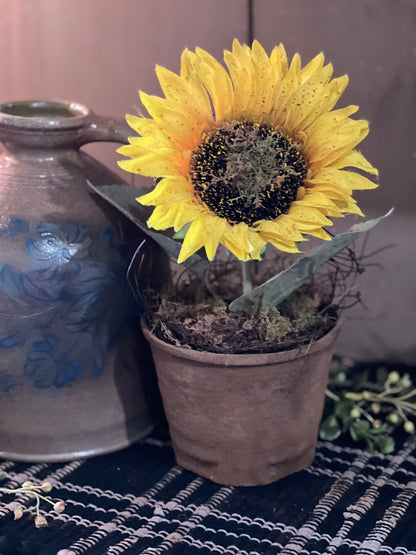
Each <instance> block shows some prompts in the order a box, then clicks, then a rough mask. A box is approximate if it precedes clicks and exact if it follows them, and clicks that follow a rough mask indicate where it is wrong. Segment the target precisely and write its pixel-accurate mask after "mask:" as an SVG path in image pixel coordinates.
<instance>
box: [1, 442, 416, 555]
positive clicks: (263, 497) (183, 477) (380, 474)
mask: <svg viewBox="0 0 416 555" xmlns="http://www.w3.org/2000/svg"><path fill="white" fill-rule="evenodd" d="M415 471H416V439H415V438H413V437H411V438H409V439H408V440H407V441H406V442H405V443H404V444H403V445H402V446H401V447H400V449H399V450H398V451H396V453H395V454H393V455H387V456H386V455H381V454H370V453H367V452H364V451H361V450H359V449H356V448H352V447H351V446H345V445H341V444H338V445H337V444H333V443H328V442H320V443H319V445H318V450H317V454H316V457H315V461H314V463H313V464H312V465H311V466H310V467H309V468H308V469H307V470H304V471H302V472H299V473H297V474H295V475H292V476H289V477H287V478H285V479H283V480H280V481H279V482H276V483H274V484H271V485H269V486H261V487H256V488H238V487H222V486H219V485H217V484H214V483H212V482H210V481H209V480H205V479H202V478H200V477H197V476H196V475H195V474H192V473H191V472H187V471H185V470H183V469H182V468H180V467H179V466H177V465H176V464H175V461H174V457H173V452H172V449H171V446H170V444H169V441H168V438H167V435H166V434H163V433H162V434H161V433H160V432H159V433H158V434H154V435H153V436H151V437H149V438H147V439H146V440H144V441H141V442H140V443H138V444H136V445H134V446H132V447H130V448H128V449H125V450H123V451H121V452H119V453H113V454H111V455H106V456H102V457H98V458H96V459H89V460H84V461H76V462H70V463H66V464H33V465H29V464H23V463H13V462H9V461H4V462H2V463H0V473H1V474H4V475H5V476H6V480H3V482H2V484H1V485H2V486H5V487H16V486H18V485H20V484H21V483H22V482H24V481H25V480H33V481H38V480H39V481H44V480H49V481H50V482H51V483H52V484H53V485H54V489H53V491H52V495H53V496H54V497H56V498H60V499H63V500H64V501H65V503H66V506H67V508H66V510H65V512H63V513H61V514H57V513H53V511H51V512H47V511H45V512H44V511H42V514H43V515H44V516H45V517H46V518H47V519H48V522H49V527H48V528H42V529H36V528H35V527H34V525H33V518H31V517H30V516H29V515H27V513H25V514H24V516H23V517H22V518H21V519H20V520H16V521H14V520H13V512H12V509H11V503H12V501H14V500H15V498H14V497H13V496H11V495H4V494H3V495H2V497H1V498H0V553H1V555H7V554H22V555H35V554H38V555H52V554H53V555H55V554H56V553H59V555H80V554H82V553H88V554H99V555H104V554H109V555H118V554H126V555H133V554H140V553H143V554H148V555H159V554H170V555H179V554H181V555H182V554H183V555H190V554H192V555H210V554H218V555H227V554H233V555H237V554H238V555H239V554H241V555H249V554H250V555H257V554H266V555H273V554H277V553H280V554H283V555H305V554H310V555H315V554H316V555H318V554H333V553H337V554H339V555H350V554H352V553H354V554H355V553H356V554H360V555H373V554H376V553H377V554H380V555H390V554H392V553H394V554H400V555H416V526H415V524H414V523H415V519H416V477H415ZM19 501H20V503H21V504H22V505H26V506H28V505H30V504H32V503H33V501H31V500H30V499H29V498H28V497H27V496H22V497H21V498H20V499H19ZM42 507H43V508H44V509H47V508H48V506H45V504H42Z"/></svg>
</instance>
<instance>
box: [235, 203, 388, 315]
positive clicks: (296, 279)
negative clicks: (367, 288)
mask: <svg viewBox="0 0 416 555" xmlns="http://www.w3.org/2000/svg"><path fill="white" fill-rule="evenodd" d="M391 213H392V210H390V211H389V212H388V213H387V214H385V216H381V217H379V218H375V219H373V220H368V221H367V222H363V223H362V224H355V225H353V226H352V227H351V228H350V230H349V231H347V232H346V233H340V234H339V235H336V236H335V237H334V238H333V239H332V240H331V241H325V242H324V243H323V244H322V245H321V247H319V248H317V249H312V250H311V251H310V252H308V253H306V254H304V255H303V256H301V257H300V258H298V259H297V260H296V262H295V263H294V264H292V265H291V266H290V267H289V268H287V269H286V270H284V271H283V272H281V273H280V274H277V275H276V276H274V277H272V278H271V279H269V280H268V281H266V283H263V284H262V285H260V286H259V287H256V288H254V289H252V290H251V291H250V292H248V293H245V294H244V295H242V296H241V297H238V298H237V299H235V300H234V301H233V302H232V303H231V304H230V306H229V308H230V310H232V311H235V312H239V311H245V312H249V313H250V312H252V311H253V310H254V307H255V306H258V305H259V304H261V305H262V306H265V305H267V306H270V307H277V306H279V304H280V303H281V302H283V301H284V300H285V299H286V298H287V297H288V296H289V295H290V294H291V293H293V291H296V289H298V288H299V287H300V286H301V285H302V284H303V283H305V281H307V280H308V279H309V278H310V277H311V276H313V275H314V274H315V273H316V272H317V271H318V270H319V269H320V268H321V267H322V266H323V265H324V264H325V263H326V262H328V260H330V259H331V258H333V257H334V256H335V255H337V254H338V253H339V252H340V251H342V250H343V249H345V248H346V247H348V245H350V244H351V243H352V242H353V241H355V240H356V239H357V237H358V236H359V235H361V234H362V233H365V232H366V231H369V230H370V229H372V228H373V227H374V226H375V225H377V224H378V223H379V222H380V221H381V220H382V219H383V218H385V217H387V216H389V215H390V214H391Z"/></svg>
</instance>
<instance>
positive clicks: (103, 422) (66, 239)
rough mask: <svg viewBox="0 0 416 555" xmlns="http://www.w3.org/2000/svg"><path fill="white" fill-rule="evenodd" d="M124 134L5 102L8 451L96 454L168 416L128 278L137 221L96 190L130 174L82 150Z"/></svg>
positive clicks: (3, 389) (1, 397)
mask: <svg viewBox="0 0 416 555" xmlns="http://www.w3.org/2000/svg"><path fill="white" fill-rule="evenodd" d="M126 139H127V130H126V129H125V128H124V127H123V126H122V125H120V122H118V121H115V120H112V119H110V118H102V117H99V116H96V115H94V114H92V113H91V112H90V111H89V110H88V109H87V108H85V107H84V106H81V105H79V104H76V103H71V102H61V103H58V102H10V103H7V104H2V105H0V142H1V143H3V148H2V146H1V145H0V201H1V214H0V457H4V458H8V459H14V460H22V461H30V462H31V461H63V460H69V459H74V458H78V457H84V456H91V455H98V454H101V453H105V452H109V451H114V450H116V449H120V448H122V447H126V446H127V445H129V444H131V443H132V442H134V441H136V440H137V439H139V438H141V437H143V436H144V435H145V434H147V433H149V432H150V431H151V430H152V428H153V427H154V426H155V423H156V422H157V420H158V418H159V414H160V411H159V408H158V398H157V395H158V394H157V384H156V376H155V374H154V369H153V363H152V360H151V354H150V350H149V348H148V344H147V342H146V341H145V340H144V338H143V336H142V334H141V332H140V323H139V318H138V307H137V306H136V304H135V303H134V300H133V299H132V297H131V294H130V290H129V287H128V284H127V280H126V271H127V267H128V263H129V259H130V255H131V252H128V249H127V245H126V242H125V240H124V238H123V237H124V236H125V234H126V225H128V223H127V222H126V220H124V217H123V216H121V215H120V214H119V213H118V212H117V211H115V210H113V209H112V208H111V207H110V206H109V205H108V204H107V203H104V202H103V201H101V200H100V199H99V198H98V197H97V196H96V195H93V194H91V193H90V192H89V189H88V185H87V181H91V182H92V183H93V184H94V185H104V184H106V185H108V184H123V181H122V180H121V179H120V178H119V177H118V176H117V175H116V174H114V173H112V172H110V171H109V170H108V169H107V168H105V167H104V166H103V165H102V164H100V163H98V162H97V161H96V160H95V159H93V158H92V157H91V156H89V155H88V154H86V153H85V152H83V151H82V150H80V147H81V146H82V145H84V144H86V143H89V142H92V141H113V142H125V141H126ZM134 234H135V237H136V239H137V240H138V241H140V238H137V230H136V229H135V230H134ZM154 254H155V251H154ZM155 256H156V254H155ZM160 260H161V265H162V266H163V257H161V259H160ZM161 274H163V271H161V268H158V275H157V276H154V277H155V280H156V281H157V278H158V276H160V275H161Z"/></svg>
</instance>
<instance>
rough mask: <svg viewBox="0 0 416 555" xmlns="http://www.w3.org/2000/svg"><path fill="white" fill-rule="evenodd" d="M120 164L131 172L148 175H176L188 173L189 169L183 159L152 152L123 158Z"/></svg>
mask: <svg viewBox="0 0 416 555" xmlns="http://www.w3.org/2000/svg"><path fill="white" fill-rule="evenodd" d="M122 148H126V147H122ZM120 150H121V149H120ZM118 164H119V166H120V167H121V168H123V169H127V170H128V171H129V172H132V173H140V174H141V175H146V176H148V177H168V176H172V177H175V176H176V175H178V174H183V175H186V174H187V171H188V168H187V167H186V164H185V163H184V161H183V160H181V159H179V158H175V157H173V156H165V155H162V154H154V153H152V152H150V153H146V154H142V155H137V157H135V158H134V159H132V160H122V161H120V162H119V163H118Z"/></svg>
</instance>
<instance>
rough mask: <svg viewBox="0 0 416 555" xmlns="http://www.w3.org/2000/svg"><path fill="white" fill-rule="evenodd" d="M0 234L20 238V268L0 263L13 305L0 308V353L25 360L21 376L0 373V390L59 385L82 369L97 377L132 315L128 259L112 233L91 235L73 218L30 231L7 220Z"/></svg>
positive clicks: (4, 293)
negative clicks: (17, 354) (8, 310)
mask: <svg viewBox="0 0 416 555" xmlns="http://www.w3.org/2000/svg"><path fill="white" fill-rule="evenodd" d="M2 236H3V237H8V238H13V239H15V238H16V237H19V238H20V239H21V241H22V244H23V246H24V250H25V252H26V262H27V269H26V270H25V271H18V270H16V268H15V267H13V265H12V264H4V265H2V266H1V265H0V298H3V299H6V301H7V303H8V304H10V303H11V304H12V305H13V306H15V307H16V310H13V311H12V312H11V313H10V314H6V315H4V314H3V315H2V314H0V324H1V328H0V329H5V328H7V333H6V334H4V332H3V334H1V333H0V352H1V350H8V351H12V350H13V349H20V350H22V349H23V350H24V351H25V353H26V363H25V364H24V368H23V371H22V378H21V379H20V378H17V377H12V376H11V375H9V374H2V373H1V372H0V391H3V392H7V391H10V390H11V389H13V388H14V387H18V386H19V385H21V383H23V380H24V379H26V380H31V382H32V383H33V385H34V386H35V387H37V388H48V387H58V388H59V387H63V386H65V385H66V384H68V383H70V382H73V381H74V380H76V379H77V378H78V376H80V375H81V374H82V373H83V372H91V374H92V375H93V376H99V375H101V374H102V372H103V370H104V367H105V362H106V359H107V357H108V356H109V353H110V352H111V351H112V350H113V348H114V346H115V344H116V342H117V341H118V340H119V338H120V337H121V335H122V334H123V333H124V332H125V330H126V327H128V326H130V325H131V324H132V322H133V321H136V319H137V315H136V311H137V307H136V306H135V303H134V300H133V298H132V296H131V294H130V291H129V288H128V286H127V283H126V279H125V275H126V271H127V266H128V259H127V257H126V256H124V254H123V248H122V246H121V245H120V243H119V241H118V240H117V237H116V235H115V233H114V231H113V230H112V229H110V228H107V229H104V230H102V231H101V232H99V233H94V232H92V231H91V230H90V229H88V228H87V227H86V226H85V225H83V224H79V223H77V222H65V223H63V224H62V225H57V224H55V223H48V222H42V223H40V224H39V225H37V226H36V227H35V228H34V229H33V230H31V229H30V226H29V224H28V223H27V222H26V221H25V220H22V219H19V218H13V219H11V220H10V222H9V224H8V226H7V227H5V228H2V229H0V237H2ZM16 320H17V322H18V325H17V324H14V323H13V322H14V321H16ZM8 321H10V322H8Z"/></svg>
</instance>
